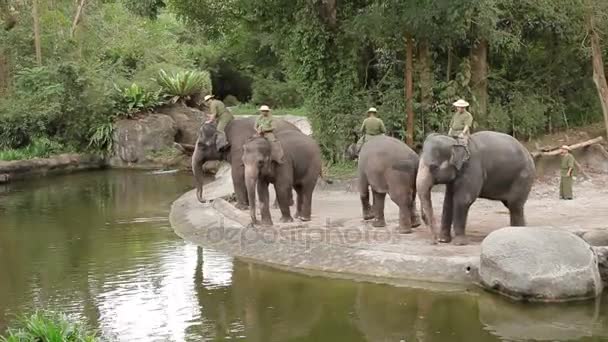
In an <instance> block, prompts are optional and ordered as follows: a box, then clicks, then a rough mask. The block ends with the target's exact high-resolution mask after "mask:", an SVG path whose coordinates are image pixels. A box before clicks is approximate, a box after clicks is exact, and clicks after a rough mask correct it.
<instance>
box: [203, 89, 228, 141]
mask: <svg viewBox="0 0 608 342" xmlns="http://www.w3.org/2000/svg"><path fill="white" fill-rule="evenodd" d="M205 104H206V105H207V107H208V108H209V116H208V120H207V122H210V121H216V122H217V132H218V134H217V140H216V145H217V149H218V150H219V151H221V150H222V149H224V148H226V147H228V145H229V141H228V139H226V133H225V132H224V130H225V129H226V126H227V125H228V123H230V121H232V120H233V119H234V116H233V115H232V113H231V112H230V111H229V110H228V109H227V108H226V106H225V105H224V103H223V102H222V101H220V100H217V99H215V97H214V96H213V95H207V96H205Z"/></svg>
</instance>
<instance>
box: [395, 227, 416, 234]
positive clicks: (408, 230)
mask: <svg viewBox="0 0 608 342" xmlns="http://www.w3.org/2000/svg"><path fill="white" fill-rule="evenodd" d="M397 233H399V234H412V233H413V232H412V228H403V227H399V229H397Z"/></svg>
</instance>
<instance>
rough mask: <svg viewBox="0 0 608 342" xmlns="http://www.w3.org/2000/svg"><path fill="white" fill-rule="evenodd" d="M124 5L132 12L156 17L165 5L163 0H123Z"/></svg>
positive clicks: (152, 17) (151, 17)
mask: <svg viewBox="0 0 608 342" xmlns="http://www.w3.org/2000/svg"><path fill="white" fill-rule="evenodd" d="M123 1H124V4H125V7H126V8H127V9H128V10H129V11H131V12H132V13H134V14H137V15H140V16H142V17H147V18H150V19H156V18H157V17H158V14H159V13H160V11H161V10H162V9H163V8H165V7H166V5H165V2H164V0H123Z"/></svg>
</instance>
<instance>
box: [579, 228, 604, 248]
mask: <svg viewBox="0 0 608 342" xmlns="http://www.w3.org/2000/svg"><path fill="white" fill-rule="evenodd" d="M581 237H582V238H583V239H584V240H585V241H587V243H588V244H590V245H591V246H608V229H596V230H592V231H588V232H585V233H583V234H582V235H581Z"/></svg>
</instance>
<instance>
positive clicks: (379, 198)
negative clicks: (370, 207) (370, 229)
mask: <svg viewBox="0 0 608 342" xmlns="http://www.w3.org/2000/svg"><path fill="white" fill-rule="evenodd" d="M372 192H373V194H374V216H375V217H376V219H375V220H374V222H373V223H372V226H374V227H385V226H386V222H385V221H384V199H385V198H386V194H385V193H381V192H376V191H374V190H373V189H372Z"/></svg>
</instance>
